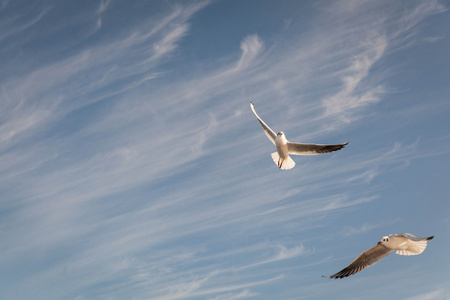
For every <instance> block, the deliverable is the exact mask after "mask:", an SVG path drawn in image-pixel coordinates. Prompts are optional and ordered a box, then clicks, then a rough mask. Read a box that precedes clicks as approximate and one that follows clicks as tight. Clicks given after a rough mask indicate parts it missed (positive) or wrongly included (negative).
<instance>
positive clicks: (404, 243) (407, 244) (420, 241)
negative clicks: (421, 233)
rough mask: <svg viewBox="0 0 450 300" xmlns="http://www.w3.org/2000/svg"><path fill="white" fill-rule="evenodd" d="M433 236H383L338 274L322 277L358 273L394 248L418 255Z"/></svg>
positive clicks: (396, 251) (407, 253) (404, 253)
mask: <svg viewBox="0 0 450 300" xmlns="http://www.w3.org/2000/svg"><path fill="white" fill-rule="evenodd" d="M433 238H434V236H430V237H426V238H424V237H418V236H415V235H412V234H410V233H402V234H390V235H388V236H383V237H382V238H381V240H380V241H379V242H378V244H376V245H375V246H373V247H372V248H370V249H369V250H366V251H364V252H363V253H361V254H360V255H358V257H356V259H355V260H354V261H352V263H351V264H349V265H348V266H347V267H345V268H344V269H342V270H341V271H339V272H338V273H336V274H333V275H330V276H322V277H328V278H335V279H336V278H344V277H347V276H350V275H353V274H356V273H358V272H361V271H362V270H364V269H365V268H367V267H370V266H371V265H374V264H375V263H377V262H379V261H380V260H382V259H383V258H385V257H386V256H388V255H389V254H391V253H392V252H393V251H394V250H395V253H396V254H399V255H418V254H420V253H422V252H423V251H424V250H425V248H426V247H427V242H428V241H431V240H432V239H433Z"/></svg>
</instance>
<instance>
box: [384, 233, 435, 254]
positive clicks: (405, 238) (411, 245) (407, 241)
mask: <svg viewBox="0 0 450 300" xmlns="http://www.w3.org/2000/svg"><path fill="white" fill-rule="evenodd" d="M392 237H393V238H396V239H401V240H400V241H402V244H404V245H406V246H407V248H406V249H400V250H396V251H395V254H398V255H418V254H421V253H422V252H423V251H424V250H425V248H426V247H427V242H428V241H431V240H432V239H433V238H434V236H430V237H420V236H415V235H412V234H410V233H402V234H392Z"/></svg>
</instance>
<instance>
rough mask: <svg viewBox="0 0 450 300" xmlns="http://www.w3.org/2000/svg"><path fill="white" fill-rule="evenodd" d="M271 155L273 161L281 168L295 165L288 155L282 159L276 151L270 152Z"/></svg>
mask: <svg viewBox="0 0 450 300" xmlns="http://www.w3.org/2000/svg"><path fill="white" fill-rule="evenodd" d="M271 156H272V159H273V161H274V163H275V164H276V165H277V166H278V168H280V169H282V170H289V169H292V168H293V167H294V166H295V161H294V160H293V159H292V158H291V157H290V156H288V157H287V158H284V159H283V158H281V157H280V155H278V152H274V153H272V154H271Z"/></svg>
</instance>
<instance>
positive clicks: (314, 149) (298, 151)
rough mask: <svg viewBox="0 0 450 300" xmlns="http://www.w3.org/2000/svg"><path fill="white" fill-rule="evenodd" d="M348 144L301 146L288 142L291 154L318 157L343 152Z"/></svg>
mask: <svg viewBox="0 0 450 300" xmlns="http://www.w3.org/2000/svg"><path fill="white" fill-rule="evenodd" d="M347 144H348V143H343V144H337V145H319V144H300V143H291V142H288V151H289V154H295V155H317V154H324V153H329V152H333V151H337V150H341V149H342V148H344V147H345V145H347Z"/></svg>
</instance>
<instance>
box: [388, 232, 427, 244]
mask: <svg viewBox="0 0 450 300" xmlns="http://www.w3.org/2000/svg"><path fill="white" fill-rule="evenodd" d="M393 236H402V237H404V238H407V239H408V240H412V241H415V242H417V241H431V240H432V239H433V238H434V235H433V236H429V237H420V236H415V235H413V234H411V233H401V234H393Z"/></svg>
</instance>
